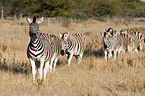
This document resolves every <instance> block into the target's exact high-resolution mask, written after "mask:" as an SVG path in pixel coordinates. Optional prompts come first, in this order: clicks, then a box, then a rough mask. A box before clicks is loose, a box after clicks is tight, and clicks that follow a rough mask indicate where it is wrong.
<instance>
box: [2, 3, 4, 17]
mask: <svg viewBox="0 0 145 96" xmlns="http://www.w3.org/2000/svg"><path fill="white" fill-rule="evenodd" d="M1 8H2V14H1V18H2V20H3V19H4V6H3V4H2V3H1Z"/></svg>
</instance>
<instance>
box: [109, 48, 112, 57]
mask: <svg viewBox="0 0 145 96" xmlns="http://www.w3.org/2000/svg"><path fill="white" fill-rule="evenodd" d="M111 56H112V50H109V56H108V58H110V57H111Z"/></svg>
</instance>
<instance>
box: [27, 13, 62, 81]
mask: <svg viewBox="0 0 145 96" xmlns="http://www.w3.org/2000/svg"><path fill="white" fill-rule="evenodd" d="M26 19H27V21H28V23H29V36H30V42H29V45H28V47H27V57H28V58H29V61H30V63H31V65H32V74H33V82H35V76H36V69H35V66H36V64H35V62H36V61H39V62H40V67H39V68H38V79H39V80H40V81H42V75H43V73H44V80H45V79H46V74H47V70H48V68H50V70H51V68H52V63H53V62H54V69H55V65H56V62H57V58H58V55H59V53H60V48H61V47H60V40H59V39H58V37H56V36H54V35H49V34H45V33H40V32H39V24H40V23H41V22H42V21H43V17H42V18H41V19H40V20H39V21H36V17H35V16H34V18H33V21H31V20H30V19H29V18H26ZM49 64H50V65H49ZM49 66H50V67H49ZM43 71H44V72H43Z"/></svg>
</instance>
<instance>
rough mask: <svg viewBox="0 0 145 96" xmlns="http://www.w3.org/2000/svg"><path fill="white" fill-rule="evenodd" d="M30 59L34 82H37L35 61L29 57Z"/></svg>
mask: <svg viewBox="0 0 145 96" xmlns="http://www.w3.org/2000/svg"><path fill="white" fill-rule="evenodd" d="M29 61H30V63H31V66H32V74H33V83H34V82H35V76H36V69H35V61H34V60H32V59H31V58H29Z"/></svg>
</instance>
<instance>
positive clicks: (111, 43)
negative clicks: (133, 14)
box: [101, 28, 144, 60]
mask: <svg viewBox="0 0 145 96" xmlns="http://www.w3.org/2000/svg"><path fill="white" fill-rule="evenodd" d="M101 35H102V37H103V43H104V54H105V59H106V60H108V58H110V57H111V56H113V57H114V59H115V60H116V55H117V53H118V54H120V53H121V52H122V53H125V52H126V51H128V52H129V53H131V52H133V51H136V52H138V51H139V50H142V49H143V43H144V37H143V35H142V34H141V33H140V32H139V31H133V30H121V31H120V32H117V31H116V30H114V29H113V28H109V29H107V30H105V32H104V33H101Z"/></svg>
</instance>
